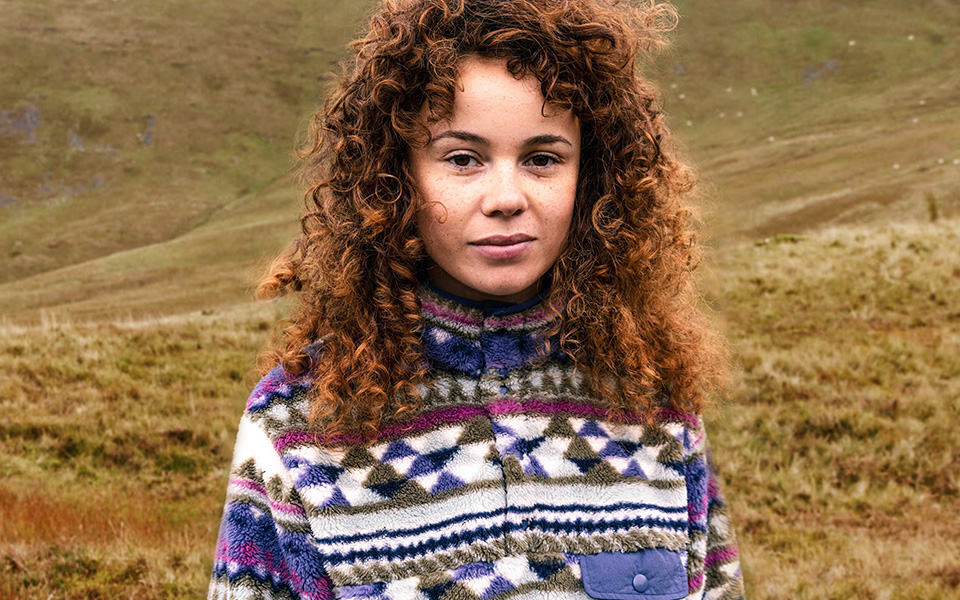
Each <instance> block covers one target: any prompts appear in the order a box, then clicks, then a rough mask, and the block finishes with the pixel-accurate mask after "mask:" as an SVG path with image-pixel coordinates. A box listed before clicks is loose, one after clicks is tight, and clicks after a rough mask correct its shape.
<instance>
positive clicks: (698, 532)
mask: <svg viewBox="0 0 960 600" xmlns="http://www.w3.org/2000/svg"><path fill="white" fill-rule="evenodd" d="M687 435H688V436H689V437H688V440H687V446H688V447H687V448H686V450H687V458H686V478H687V500H688V504H687V511H688V513H689V536H690V542H689V546H688V547H687V579H688V583H689V587H690V594H691V595H693V594H695V593H699V592H702V593H703V597H704V598H706V599H709V600H720V599H722V600H735V599H738V598H743V597H744V589H743V575H742V573H741V571H740V558H739V553H738V551H737V542H736V537H735V536H734V533H733V527H732V526H731V524H730V519H729V515H728V512H727V503H726V502H725V501H724V499H723V496H722V495H721V493H720V482H719V480H718V478H717V475H716V470H715V468H714V466H713V463H712V460H711V457H710V451H709V446H708V444H707V437H706V431H705V429H704V427H703V420H702V419H700V418H699V417H698V419H697V426H696V427H695V428H692V429H690V430H688V431H687Z"/></svg>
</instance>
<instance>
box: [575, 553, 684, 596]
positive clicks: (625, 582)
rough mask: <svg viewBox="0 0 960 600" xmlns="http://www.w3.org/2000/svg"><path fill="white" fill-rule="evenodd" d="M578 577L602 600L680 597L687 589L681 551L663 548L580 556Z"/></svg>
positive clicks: (587, 589)
mask: <svg viewBox="0 0 960 600" xmlns="http://www.w3.org/2000/svg"><path fill="white" fill-rule="evenodd" d="M580 577H581V578H582V579H583V587H584V589H586V591H587V594H589V595H590V597H591V598H600V599H603V600H680V599H681V598H686V596H687V592H688V591H689V588H688V586H687V572H686V569H684V567H683V561H682V560H681V559H680V553H679V552H674V551H672V550H665V549H663V548H648V549H645V550H640V551H638V552H601V553H600V554H592V555H585V556H581V557H580Z"/></svg>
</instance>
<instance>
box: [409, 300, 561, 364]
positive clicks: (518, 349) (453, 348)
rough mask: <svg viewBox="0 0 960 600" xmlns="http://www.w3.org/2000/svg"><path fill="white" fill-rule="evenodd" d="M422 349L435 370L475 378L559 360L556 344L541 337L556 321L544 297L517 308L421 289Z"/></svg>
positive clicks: (555, 340) (556, 317)
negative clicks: (546, 359)
mask: <svg viewBox="0 0 960 600" xmlns="http://www.w3.org/2000/svg"><path fill="white" fill-rule="evenodd" d="M418 296H419V297H420V305H421V311H422V314H423V320H424V328H423V347H424V354H425V357H426V359H427V361H428V362H429V363H430V365H431V366H432V367H434V368H440V369H444V370H448V371H458V372H461V373H465V374H468V375H470V376H472V377H480V376H481V375H482V374H483V373H484V372H487V371H491V370H493V371H494V372H496V373H499V374H501V375H504V374H506V373H507V372H509V371H510V370H513V369H518V368H527V367H530V366H532V365H534V364H536V363H538V362H540V359H541V358H556V359H559V358H563V354H562V353H561V352H560V349H559V343H558V342H559V338H558V337H557V336H555V337H553V338H550V340H549V341H550V343H549V350H550V352H549V354H546V353H545V352H546V350H547V347H546V341H545V339H544V336H545V334H546V333H547V331H548V330H549V329H550V327H551V326H552V325H554V323H555V322H556V321H557V319H558V318H559V316H558V314H557V313H556V312H555V311H553V310H551V309H550V307H549V306H547V304H546V302H545V301H544V300H545V296H546V292H542V293H541V294H539V295H537V296H536V297H535V298H533V299H531V300H528V301H526V302H522V303H519V304H509V303H504V302H497V301H491V300H486V301H476V300H469V299H466V298H461V297H459V296H455V295H453V294H450V293H448V292H445V291H443V290H439V289H437V288H434V287H432V286H430V285H428V284H425V283H421V285H420V288H419V290H418Z"/></svg>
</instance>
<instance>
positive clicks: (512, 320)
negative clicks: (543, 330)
mask: <svg viewBox="0 0 960 600" xmlns="http://www.w3.org/2000/svg"><path fill="white" fill-rule="evenodd" d="M547 316H548V315H547V311H544V310H542V311H540V312H536V313H534V314H532V315H506V316H503V317H494V318H493V319H491V322H492V323H493V324H494V325H496V326H497V327H517V326H518V325H524V324H526V323H542V322H543V321H546V320H547Z"/></svg>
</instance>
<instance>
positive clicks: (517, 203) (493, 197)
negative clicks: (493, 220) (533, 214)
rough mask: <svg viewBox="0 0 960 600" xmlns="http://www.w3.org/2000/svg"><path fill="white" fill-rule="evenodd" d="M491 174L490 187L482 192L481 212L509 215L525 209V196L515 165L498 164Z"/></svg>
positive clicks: (490, 214)
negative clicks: (484, 192)
mask: <svg viewBox="0 0 960 600" xmlns="http://www.w3.org/2000/svg"><path fill="white" fill-rule="evenodd" d="M491 176H492V181H491V184H490V189H488V190H487V193H486V194H484V200H483V206H482V210H483V214H485V215H487V216H494V215H503V216H508V217H509V216H513V215H518V214H520V213H522V212H523V211H525V210H526V209H527V196H526V193H525V192H524V190H523V185H522V181H521V174H520V172H519V171H518V169H517V168H516V166H515V165H504V166H498V167H497V168H496V169H494V171H493V173H492V174H491Z"/></svg>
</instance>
